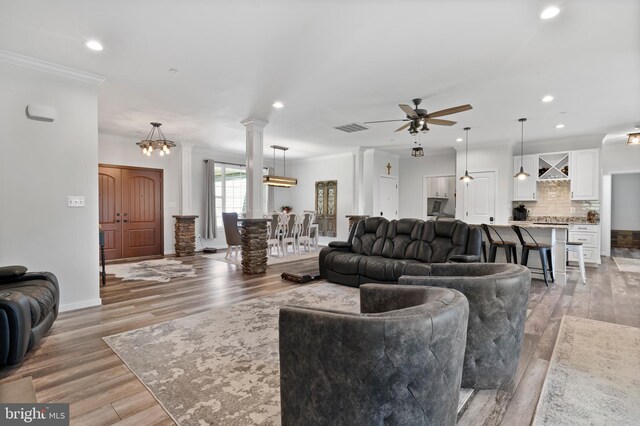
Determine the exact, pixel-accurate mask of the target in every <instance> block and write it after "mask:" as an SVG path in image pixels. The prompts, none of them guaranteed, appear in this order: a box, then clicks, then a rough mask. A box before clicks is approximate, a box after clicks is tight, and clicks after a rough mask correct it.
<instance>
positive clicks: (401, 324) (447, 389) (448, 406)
mask: <svg viewBox="0 0 640 426" xmlns="http://www.w3.org/2000/svg"><path fill="white" fill-rule="evenodd" d="M360 308H361V312H362V313H361V314H358V313H350V312H339V311H330V310H326V309H320V308H314V307H297V306H296V307H293V306H283V307H282V308H280V319H279V328H280V339H279V345H280V348H279V349H280V401H281V402H280V404H281V415H280V416H281V423H282V425H283V426H290V425H455V424H456V417H457V410H458V399H459V396H460V381H461V377H462V364H463V359H464V353H465V346H466V339H467V338H466V335H467V318H468V315H469V304H468V302H467V299H466V298H465V297H464V296H463V295H462V294H461V293H460V292H458V291H456V290H452V289H446V288H436V287H420V286H401V285H387V284H364V285H362V286H361V287H360Z"/></svg>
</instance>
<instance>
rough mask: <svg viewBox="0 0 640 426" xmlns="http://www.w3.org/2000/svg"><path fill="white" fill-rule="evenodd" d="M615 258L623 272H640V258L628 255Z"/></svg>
mask: <svg viewBox="0 0 640 426" xmlns="http://www.w3.org/2000/svg"><path fill="white" fill-rule="evenodd" d="M613 260H614V261H615V262H616V265H618V269H620V270H621V271H622V272H638V273H640V259H630V258H626V257H614V258H613Z"/></svg>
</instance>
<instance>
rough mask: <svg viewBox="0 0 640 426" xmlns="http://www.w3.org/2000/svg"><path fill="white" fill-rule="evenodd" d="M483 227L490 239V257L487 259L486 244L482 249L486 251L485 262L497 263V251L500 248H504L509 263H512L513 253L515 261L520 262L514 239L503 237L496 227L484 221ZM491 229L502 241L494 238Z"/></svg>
mask: <svg viewBox="0 0 640 426" xmlns="http://www.w3.org/2000/svg"><path fill="white" fill-rule="evenodd" d="M481 226H482V229H483V230H484V233H485V234H487V241H489V258H488V259H487V253H486V251H485V247H484V244H483V246H482V250H483V252H484V260H485V262H490V263H495V262H496V252H497V251H498V248H503V249H504V254H505V256H506V257H507V263H511V256H512V255H513V263H515V264H517V263H518V251H517V250H516V243H514V242H513V241H505V240H503V239H502V237H501V236H500V234H499V233H498V231H496V228H494V227H493V226H490V225H487V224H486V223H483V224H482V225H481ZM491 231H493V233H494V234H495V235H496V236H497V237H498V238H499V239H500V241H497V240H494V239H493V237H492V236H491Z"/></svg>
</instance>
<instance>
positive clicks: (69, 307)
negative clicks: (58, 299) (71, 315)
mask: <svg viewBox="0 0 640 426" xmlns="http://www.w3.org/2000/svg"><path fill="white" fill-rule="evenodd" d="M100 305H102V299H100V298H97V299H89V300H82V301H80V302H75V303H67V304H66V305H60V312H67V311H75V310H76V309H83V308H90V307H92V306H100Z"/></svg>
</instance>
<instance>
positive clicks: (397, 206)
mask: <svg viewBox="0 0 640 426" xmlns="http://www.w3.org/2000/svg"><path fill="white" fill-rule="evenodd" d="M382 179H391V180H393V181H395V183H396V216H397V217H398V219H400V216H399V215H398V212H399V211H400V188H399V187H398V182H399V179H398V176H391V175H380V177H379V178H378V194H377V197H378V198H377V200H376V201H377V204H378V205H377V206H376V207H377V211H376V215H375V216H377V212H379V211H380V186H381V185H380V184H381V183H382Z"/></svg>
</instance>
